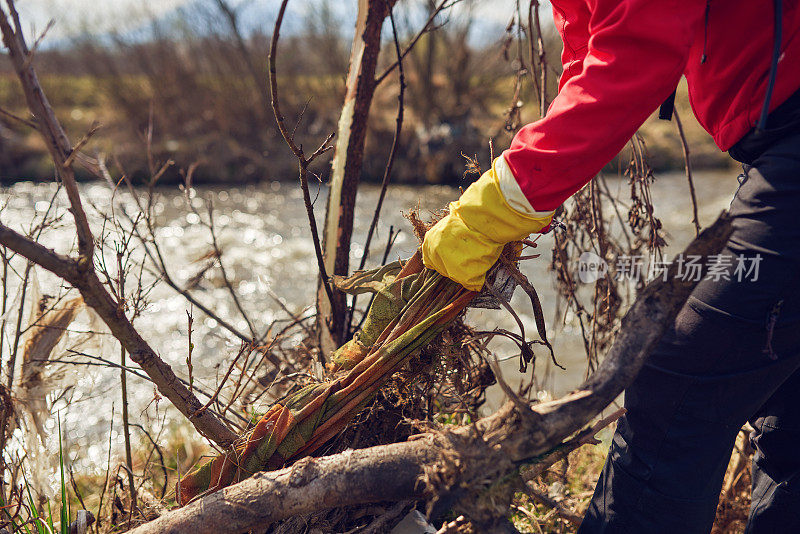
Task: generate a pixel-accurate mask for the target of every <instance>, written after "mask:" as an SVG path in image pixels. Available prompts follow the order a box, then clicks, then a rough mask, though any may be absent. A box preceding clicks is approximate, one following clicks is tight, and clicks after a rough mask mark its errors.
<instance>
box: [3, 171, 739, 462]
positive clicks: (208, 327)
mask: <svg viewBox="0 0 800 534" xmlns="http://www.w3.org/2000/svg"><path fill="white" fill-rule="evenodd" d="M608 183H609V185H610V187H611V189H612V192H615V193H616V194H618V195H619V197H620V198H621V199H625V198H626V197H627V191H628V186H627V183H626V182H625V180H624V179H619V178H613V177H612V178H609V181H608ZM695 183H696V188H697V196H698V200H699V204H700V212H699V214H700V222H701V224H703V225H707V224H709V223H710V222H711V221H713V219H714V218H715V217H716V215H717V214H718V213H719V212H720V210H722V209H724V208H726V207H727V206H728V204H729V202H730V199H731V196H732V194H733V193H734V191H735V189H736V186H737V182H736V172H735V171H733V170H731V171H714V172H701V173H697V174H696V176H695ZM81 190H82V194H83V195H84V198H85V201H86V203H87V205H88V206H89V208H88V211H89V213H90V218H91V219H92V225H93V228H94V231H95V232H99V231H100V229H101V228H102V219H101V217H100V216H99V215H98V213H99V212H108V211H109V206H110V205H111V190H110V189H109V187H107V186H106V185H104V184H101V183H92V184H83V185H81ZM652 191H653V198H654V199H655V200H654V203H655V206H656V215H657V216H658V217H660V218H661V219H662V222H663V223H664V230H665V233H666V238H667V242H668V244H669V246H668V249H667V254H668V255H669V254H673V253H675V252H677V251H679V250H680V249H682V248H683V247H684V246H685V244H686V243H687V242H688V241H689V240H690V239H691V237H692V236H693V235H694V230H693V226H692V223H691V207H690V206H691V204H690V201H689V193H688V187H687V184H686V179H685V177H684V176H683V175H682V174H662V175H659V176H657V179H656V181H655V183H654V185H653V187H652ZM54 192H55V185H54V184H33V183H25V182H21V183H17V184H15V185H13V186H10V187H4V188H3V189H2V193H0V200H2V202H5V203H6V206H5V208H4V209H3V211H2V213H0V217H1V218H2V221H3V223H4V224H7V225H9V226H11V227H12V228H16V229H20V228H27V227H29V226H30V224H31V221H33V220H34V218H35V217H37V216H38V217H41V216H42V215H43V212H44V210H46V209H47V206H48V203H49V202H48V201H49V199H50V198H51V196H52V195H53V193H54ZM138 193H139V194H142V195H143V191H139V192H138ZM325 194H326V190H325V188H324V187H320V188H319V189H318V190H314V191H313V192H312V197H313V198H316V201H315V204H316V211H317V215H318V222H319V223H320V224H321V222H322V220H321V219H322V212H323V209H324V204H325ZM359 194H360V196H359V204H358V206H357V210H356V222H355V232H354V238H353V243H354V245H353V248H352V255H351V264H357V263H358V260H359V259H360V258H361V254H362V250H363V242H364V238H365V235H366V232H367V228H368V226H369V222H370V219H371V217H372V213H373V209H374V208H373V207H374V205H375V202H376V199H377V194H378V189H377V188H376V187H374V186H363V187H362V188H361V190H360V193H359ZM456 195H457V191H456V190H454V189H452V188H447V187H436V186H429V187H418V188H411V187H392V188H390V190H389V192H388V195H387V197H386V202H385V204H384V208H383V215H382V217H381V221H380V224H379V227H378V231H377V235H376V236H375V239H374V245H373V252H372V253H371V260H370V262H368V266H374V265H375V262H376V261H378V260H377V259H379V258H380V256H381V254H382V251H383V246H384V243H385V241H386V239H387V235H388V229H389V227H390V226H393V227H394V228H395V229H400V230H401V233H400V235H399V237H398V238H397V240H396V243H395V246H394V248H393V249H392V252H391V255H390V259H397V258H406V257H408V256H410V255H411V254H412V252H413V250H414V249H415V247H416V246H417V242H416V238H415V237H414V236H413V234H412V232H411V230H410V225H409V224H408V222H407V221H406V220H405V219H404V217H403V215H402V212H404V211H407V210H409V209H410V208H412V207H415V206H418V207H419V208H420V210H421V212H422V213H423V214H425V213H427V212H428V210H432V209H437V208H440V207H442V206H444V205H445V204H446V202H448V201H449V200H452V199H453V198H454V197H455V196H456ZM191 196H192V198H191V201H192V202H193V203H194V205H195V207H196V208H198V212H199V216H198V214H197V213H195V212H193V211H192V210H190V209H189V208H188V205H187V200H186V198H185V196H184V195H183V193H182V192H180V191H178V190H177V189H169V190H167V189H162V190H159V191H158V192H157V201H156V203H155V204H154V213H155V214H156V215H157V219H158V231H157V239H158V242H159V243H160V246H161V248H162V250H163V251H164V253H165V256H166V258H167V260H168V263H169V266H170V269H171V272H172V274H173V276H174V277H175V279H176V280H178V281H179V283H183V282H185V281H186V280H187V279H188V278H189V277H191V276H192V275H193V274H194V273H196V272H197V271H198V269H199V268H200V266H201V265H202V264H203V262H202V260H199V259H200V258H202V257H203V256H204V255H205V254H206V253H208V252H209V249H210V246H209V232H208V229H207V228H206V227H205V226H203V225H202V224H200V217H205V204H204V200H203V199H206V198H211V199H212V200H213V203H214V210H215V211H214V213H215V223H216V225H217V227H218V232H217V237H218V240H219V246H220V248H221V249H222V250H223V261H224V262H225V265H226V268H227V270H228V274H229V275H230V278H231V279H233V280H234V284H235V286H236V289H237V291H238V293H239V295H240V298H241V302H242V306H243V307H244V308H245V310H246V311H247V313H248V314H249V315H250V316H251V317H252V318H253V320H254V322H255V323H256V325H257V327H258V329H263V328H265V327H266V325H268V324H270V323H271V322H272V321H273V320H275V319H278V318H281V317H284V316H285V313H284V312H283V311H282V310H281V309H280V307H279V306H278V305H277V303H276V302H275V301H274V300H273V299H272V298H271V297H270V296H269V295H268V291H271V292H273V293H274V294H275V295H277V296H278V297H279V298H281V299H282V300H283V301H284V302H285V303H286V306H287V307H288V308H289V309H291V310H292V311H293V312H295V313H303V312H304V310H307V309H308V306H309V305H310V304H312V303H313V298H314V288H315V275H316V262H315V260H314V252H313V247H312V245H311V240H310V233H309V229H308V224H307V220H306V214H305V209H304V206H303V202H302V196H301V193H300V190H299V188H298V186H297V185H296V184H294V183H290V182H272V183H264V184H261V185H257V186H246V187H240V188H226V189H220V188H198V189H196V190H194V191H193V192H192V195H191ZM115 199H116V207H115V210H117V212H118V213H117V215H119V210H124V211H126V212H127V213H128V214H129V215H131V216H134V217H135V214H136V211H137V210H136V207H135V203H134V202H133V197H132V196H131V195H129V194H127V193H123V192H120V193H117V195H116V197H115ZM54 208H55V213H57V214H59V215H60V216H62V217H63V218H62V219H61V220H60V221H59V222H58V223H57V224H56V227H55V228H52V229H50V230H48V231H46V232H45V234H44V235H43V237H42V242H43V243H45V244H46V245H47V246H50V247H52V248H54V249H56V250H57V251H58V252H62V253H68V252H70V251H74V247H75V242H74V231H73V229H72V220H71V217H70V216H69V214H68V213H66V199H65V198H64V195H63V192H62V193H60V194H59V195H58V197H57V201H56V205H55V207H54ZM109 228H110V226H109V225H106V230H107V231H108V230H109ZM551 246H552V237H551V236H550V235H546V236H544V237H542V238H541V239H540V240H539V249H538V251H539V252H541V253H542V257H541V258H539V259H535V260H529V261H526V262H525V263H524V266H523V270H524V272H525V273H526V274H527V275H528V277H529V278H530V280H531V281H532V282H533V284H534V285H535V286H536V288H537V290H538V291H539V293H540V296H541V299H542V304H543V308H544V312H545V316H546V318H547V321H548V328H549V331H550V332H551V333H550V336H551V339H552V342H553V346H554V349H555V353H556V356H557V358H558V359H559V361H560V362H561V363H562V364H563V365H565V366H566V368H567V370H566V371H561V370H559V369H555V368H552V367H549V368H548V370H547V372H546V375H547V381H546V382H545V385H546V387H547V388H548V390H550V391H551V392H553V393H554V394H557V395H558V394H562V393H564V392H565V391H568V390H569V389H571V388H573V387H575V386H576V385H577V384H579V383H580V381H581V379H582V378H584V374H585V372H586V360H585V354H584V351H583V344H582V342H581V338H580V335H579V330H578V328H577V326H576V325H575V324H572V323H571V322H569V321H568V322H567V323H566V324H562V325H555V324H553V318H554V315H555V313H554V311H555V302H556V292H555V285H554V282H553V280H554V277H553V274H552V273H551V272H549V270H548V265H549V250H550V248H551ZM106 258H107V259H108V261H113V254H110V253H108V254H106ZM17 265H19V264H17ZM38 283H39V285H40V286H41V288H42V291H43V292H44V293H48V294H55V293H57V292H58V284H57V282H56V280H55V279H54V277H52V276H51V275H49V274H48V273H44V272H39V274H38ZM8 290H9V293H10V296H11V297H12V298H13V297H14V295H15V294H16V285H15V284H14V283H9V287H8ZM195 294H196V296H197V298H198V299H200V300H201V301H202V302H204V303H206V304H208V305H209V306H211V307H212V308H213V309H214V311H215V312H216V313H218V314H219V316H220V317H223V318H226V319H229V320H231V321H232V322H233V323H234V324H236V326H237V327H239V328H240V329H242V330H246V328H247V325H246V324H245V322H244V320H243V319H241V317H240V316H239V315H238V314H237V311H236V308H235V307H234V304H233V302H232V300H231V298H230V296H229V294H228V292H227V289H226V288H225V287H224V284H223V282H222V279H221V277H219V276H218V275H215V276H212V277H211V278H210V279H206V280H204V281H203V282H202V283H201V284H200V286H199V287H198V288H197V290H196V291H195ZM148 301H149V305H148V306H147V308H146V309H145V310H144V312H143V313H142V315H141V316H140V317H138V318H137V319H136V322H135V324H136V326H137V328H138V329H139V330H140V332H142V333H143V335H144V336H145V338H146V339H147V340H148V341H149V342H150V343H151V345H152V346H153V347H154V348H155V349H156V350H157V352H159V354H160V355H161V356H162V357H163V358H164V360H165V361H167V362H168V363H169V364H170V365H172V366H173V367H174V368H175V369H176V371H177V372H178V373H183V374H184V375H185V372H186V364H185V360H186V353H187V316H186V311H187V310H188V309H189V308H190V306H189V304H188V303H187V302H186V301H185V300H184V298H183V297H181V296H180V295H177V294H176V293H175V292H174V291H173V290H172V289H170V288H169V287H167V286H166V284H163V283H162V284H159V285H157V286H155V288H154V289H153V290H152V292H151V293H150V294H149V296H148ZM513 305H514V307H515V308H516V309H517V310H520V311H522V313H521V318H522V320H523V322H524V323H525V326H526V330H527V331H528V332H535V328H534V323H533V317H532V314H531V313H530V312H529V306H528V305H527V304H526V299H525V295H524V294H523V293H522V291H518V292H517V294H516V295H515V296H514V300H513ZM193 313H194V333H193V341H194V344H195V349H194V355H193V364H194V375H195V377H196V380H197V381H198V384H201V385H204V386H205V387H206V388H208V389H213V386H214V384H215V383H216V379H217V377H218V376H220V375H221V373H223V372H224V368H223V369H220V366H219V364H220V363H222V362H223V361H224V359H225V358H226V357H227V356H230V355H231V354H233V353H235V352H236V350H237V348H238V345H239V343H238V341H237V340H235V339H234V338H232V336H230V335H229V334H228V333H227V332H226V331H225V330H224V329H223V328H221V327H220V326H219V325H218V324H217V322H216V321H215V320H214V319H211V318H209V317H206V316H204V315H203V314H202V313H200V312H199V311H198V310H194V312H193ZM468 322H469V323H471V324H473V325H476V326H478V327H479V328H480V329H491V328H493V327H495V326H499V327H502V328H507V329H509V330H512V331H513V330H515V329H516V326H515V323H514V322H513V320H512V319H511V318H510V317H509V316H508V314H507V313H506V312H503V311H483V310H482V311H478V310H473V311H470V312H469V314H468ZM89 328H91V325H90V324H88V322H87V320H86V317H83V318H80V319H79V321H78V322H77V323H75V324H73V326H72V330H74V331H76V332H79V331H82V330H87V329H89ZM78 335H79V334H78V333H74V334H71V336H72V339H73V340H74V339H77V338H76V337H75V336H78ZM96 338H99V341H98V339H95V340H93V341H92V342H91V343H89V344H84V346H82V347H80V350H82V351H85V352H87V353H92V351H95V354H97V353H102V355H103V356H105V357H106V358H108V359H111V360H116V359H117V358H118V357H119V353H118V351H119V349H118V347H117V346H116V345H115V344H114V342H113V340H111V339H109V337H108V336H96ZM8 339H9V336H8V335H6V340H8ZM7 342H8V341H7ZM64 348H65V345H64V344H63V343H62V346H61V347H59V350H63V349H64ZM497 352H498V353H499V354H500V356H501V358H504V359H505V360H506V361H504V363H503V366H504V373H505V376H506V378H508V379H509V380H512V379H513V378H514V377H515V376H518V370H517V363H516V358H514V356H515V355H514V354H513V352H512V351H511V348H510V347H509V346H508V345H503V344H502V343H499V344H498V345H497ZM4 354H8V349H7V347H6V351H5V352H4ZM65 359H66V357H65ZM544 360H545V358H544V357H542V358H540V361H539V362H538V363H537V372H540V373H543V372H544V369H545V366H546V364H545V363H544ZM5 365H6V363H5V361H4V362H3V366H4V368H5ZM59 373H60V375H61V376H59V377H57V378H59V380H58V381H55V382H54V387H55V389H56V391H58V390H61V389H63V388H64V386H65V385H71V386H72V387H71V391H70V392H69V397H71V402H70V403H69V405H68V406H67V405H66V404H65V403H59V404H57V407H60V408H61V421H62V423H61V424H62V426H63V428H64V429H65V432H64V434H65V439H66V440H67V442H68V445H69V448H70V450H71V451H72V454H71V456H72V457H73V460H74V462H75V464H76V468H77V469H94V470H97V469H103V468H104V466H105V462H106V455H107V454H108V446H107V443H108V432H109V427H110V416H111V405H112V404H114V410H115V411H116V413H117V414H119V404H120V403H119V385H118V382H119V374H118V371H117V370H114V369H109V368H104V367H97V366H93V367H85V366H75V365H67V364H63V365H62V366H60V367H59ZM4 380H5V379H4ZM129 389H130V397H131V409H130V413H131V418H132V419H133V420H135V421H136V422H141V423H142V424H146V425H156V426H162V425H166V426H168V424H169V421H171V420H173V421H174V420H177V418H175V414H174V412H170V411H168V410H167V409H166V406H165V405H166V402H165V401H161V402H160V403H159V405H158V406H157V407H156V406H154V403H153V399H154V391H153V387H152V385H150V384H148V383H147V382H145V381H143V380H140V379H137V378H135V377H132V378H131V379H130V380H129ZM501 400H502V399H501V396H500V394H499V393H493V394H492V395H490V399H489V403H488V407H487V408H488V409H491V408H492V407H493V406H496V405H498V404H499V402H500V401H501ZM56 426H57V422H56V418H55V417H50V418H49V419H47V421H46V423H45V427H46V428H47V429H48V430H49V431H50V432H54V431H55V430H56ZM119 427H120V425H119V423H118V418H117V422H115V426H114V431H113V433H112V436H111V439H112V443H113V444H114V447H115V450H116V451H119V450H120V449H119V446H120V441H121V433H120V432H118V429H119ZM192 439H197V437H196V436H195V437H194V438H192ZM54 443H55V446H56V449H54ZM48 448H49V450H50V451H51V452H53V451H54V450H56V451H57V441H55V442H54V441H52V440H51V441H50V442H49V443H48Z"/></svg>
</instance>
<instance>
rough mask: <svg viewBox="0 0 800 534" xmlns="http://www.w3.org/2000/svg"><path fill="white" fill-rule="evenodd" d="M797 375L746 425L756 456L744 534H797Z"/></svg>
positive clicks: (799, 490) (799, 486) (799, 516)
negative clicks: (751, 429)
mask: <svg viewBox="0 0 800 534" xmlns="http://www.w3.org/2000/svg"><path fill="white" fill-rule="evenodd" d="M799 408H800V372H795V373H794V374H793V375H792V376H791V377H790V378H789V380H787V381H786V382H784V384H783V385H782V386H781V387H780V388H779V389H778V391H776V392H775V394H774V395H773V396H772V397H770V399H769V400H768V401H767V402H766V403H765V404H764V406H762V407H761V409H760V410H759V411H758V413H757V414H756V416H755V417H754V418H753V419H752V420H751V421H750V423H751V424H752V425H753V428H754V429H755V430H754V431H753V434H752V436H751V439H752V441H753V445H755V447H756V454H755V456H754V457H753V471H752V475H753V489H752V505H751V508H750V518H749V521H748V524H747V530H746V531H745V532H746V533H747V534H757V533H760V532H768V533H781V532H786V533H790V532H791V533H797V532H800V409H799Z"/></svg>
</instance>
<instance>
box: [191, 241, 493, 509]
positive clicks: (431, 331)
mask: <svg viewBox="0 0 800 534" xmlns="http://www.w3.org/2000/svg"><path fill="white" fill-rule="evenodd" d="M334 282H335V283H336V286H337V287H338V288H339V289H341V290H342V291H345V292H347V293H350V294H360V293H373V294H374V299H373V302H372V304H371V305H370V307H369V310H368V312H367V316H366V319H365V321H364V324H363V327H362V328H361V330H360V331H359V332H358V333H357V334H356V336H355V337H354V338H353V339H352V340H351V341H349V342H348V343H346V344H345V345H343V346H342V347H341V348H340V349H339V350H338V351H337V352H336V353H335V355H334V357H333V363H332V364H331V367H330V370H331V371H332V372H333V373H334V379H333V380H330V381H328V382H323V383H320V384H311V385H308V386H306V387H304V388H303V389H301V390H299V391H297V392H296V393H294V394H292V395H289V396H288V397H286V398H284V399H281V400H280V401H278V402H277V403H276V404H275V405H273V406H272V407H271V408H270V409H269V411H267V413H266V414H265V415H264V416H263V417H261V419H260V420H259V421H258V423H257V424H256V425H255V426H254V427H253V428H251V429H250V430H248V431H247V432H246V433H245V434H244V435H242V437H241V438H240V440H239V442H238V443H237V444H236V446H235V447H234V448H233V449H232V450H231V451H228V452H226V453H223V454H220V455H218V456H216V457H214V458H212V459H211V460H209V461H207V462H206V463H204V464H202V465H200V466H199V467H198V468H196V469H195V470H194V471H192V472H190V473H189V474H187V475H186V476H185V477H183V479H182V480H180V481H179V482H178V487H177V498H178V502H179V503H181V504H186V503H188V502H189V501H190V500H192V499H193V498H195V497H196V496H198V495H202V494H204V493H207V492H211V491H215V490H217V489H220V488H223V487H225V486H228V485H230V484H233V483H235V482H238V481H240V480H242V479H244V478H247V477H249V476H251V475H252V474H254V473H256V472H258V471H263V470H270V469H278V468H280V467H282V466H283V465H285V464H287V463H291V462H293V461H296V460H298V459H299V458H302V457H304V456H307V455H310V454H313V453H314V452H315V451H317V450H318V449H319V448H320V447H321V446H322V445H324V444H325V443H326V442H328V441H329V440H331V439H332V438H333V437H334V436H336V435H337V434H338V433H339V432H340V431H341V430H342V429H344V428H345V427H346V426H347V424H348V423H349V422H350V421H352V420H353V418H354V417H355V416H356V415H357V414H358V413H359V412H360V411H361V409H362V408H364V407H365V406H366V405H367V404H368V403H369V402H370V401H371V400H372V399H373V397H374V396H375V394H376V393H377V392H378V391H379V390H380V389H381V387H382V386H383V385H385V384H386V383H387V382H388V380H389V379H390V378H391V376H392V374H393V373H395V372H396V371H398V370H400V369H401V368H402V367H403V366H404V365H405V364H406V363H407V362H408V361H409V359H410V358H411V357H412V355H413V354H414V353H415V351H416V350H417V349H419V348H422V347H424V346H425V345H427V344H428V343H430V342H431V341H432V340H433V339H434V338H435V337H436V336H437V335H438V334H439V333H440V332H442V331H443V330H444V329H445V328H446V327H447V326H448V325H449V324H450V323H451V322H452V321H454V320H455V319H456V318H457V317H458V316H459V315H460V314H461V313H462V312H463V311H464V309H465V308H466V307H467V305H468V304H469V303H470V301H471V300H472V299H473V297H475V295H476V294H477V293H476V292H473V291H468V290H466V289H464V288H463V287H462V286H461V285H459V284H458V283H456V282H453V281H452V280H450V279H448V278H446V277H443V276H442V275H440V274H439V273H437V272H436V271H433V270H431V269H428V268H426V267H425V266H424V265H423V264H422V258H421V256H420V253H419V252H417V253H416V254H415V255H414V256H413V257H412V258H411V259H410V260H408V261H406V262H400V261H398V262H394V263H391V264H388V265H386V266H384V267H381V268H379V269H375V270H373V271H363V272H357V273H355V274H354V275H352V276H351V277H349V278H340V279H336V280H334Z"/></svg>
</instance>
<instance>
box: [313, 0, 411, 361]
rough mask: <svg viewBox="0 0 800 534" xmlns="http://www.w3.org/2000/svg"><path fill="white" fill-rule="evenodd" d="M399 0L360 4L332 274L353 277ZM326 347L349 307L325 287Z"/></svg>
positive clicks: (333, 199)
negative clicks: (364, 180)
mask: <svg viewBox="0 0 800 534" xmlns="http://www.w3.org/2000/svg"><path fill="white" fill-rule="evenodd" d="M395 1H396V0H389V1H384V0H359V2H358V19H357V20H356V30H355V36H354V38H353V47H352V49H351V51H350V68H349V72H348V75H347V90H346V93H345V98H344V105H343V106H342V114H341V116H340V117H339V126H338V128H337V134H336V148H335V152H334V155H333V164H332V171H331V185H330V193H329V194H328V205H327V210H326V214H325V227H324V231H323V252H324V256H325V267H326V269H327V271H328V273H331V274H339V275H347V274H348V271H349V268H350V240H351V237H352V233H353V216H354V215H355V204H356V193H357V192H358V182H359V179H360V177H361V166H362V162H363V158H364V140H365V139H366V132H367V118H368V116H369V108H370V105H371V104H372V96H373V94H374V92H375V85H376V84H375V67H376V65H377V63H378V54H379V52H380V48H381V28H382V27H383V21H384V19H385V18H386V17H387V16H388V15H389V10H391V8H392V6H393V5H394V3H395ZM317 311H318V312H319V319H318V324H319V329H320V330H319V331H320V344H321V347H322V352H323V354H330V353H331V352H332V351H333V350H335V349H336V347H338V346H339V345H341V344H342V343H343V342H344V341H345V340H344V335H345V334H344V332H345V322H346V317H345V315H346V302H345V295H344V293H342V292H340V291H338V290H334V299H333V302H330V301H329V300H328V297H327V295H326V294H325V291H324V290H323V288H322V287H321V286H320V287H319V290H318V292H317Z"/></svg>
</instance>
